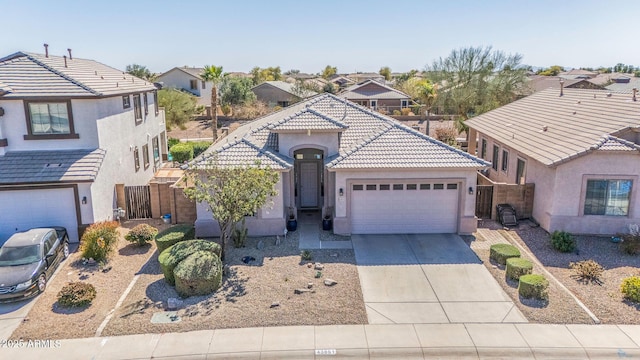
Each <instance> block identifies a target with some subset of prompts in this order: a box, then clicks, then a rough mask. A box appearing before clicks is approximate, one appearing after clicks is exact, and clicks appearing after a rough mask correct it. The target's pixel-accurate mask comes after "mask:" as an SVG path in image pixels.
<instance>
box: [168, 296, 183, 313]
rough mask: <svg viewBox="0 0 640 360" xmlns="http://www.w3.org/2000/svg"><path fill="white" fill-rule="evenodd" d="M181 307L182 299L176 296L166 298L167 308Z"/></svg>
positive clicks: (175, 308)
mask: <svg viewBox="0 0 640 360" xmlns="http://www.w3.org/2000/svg"><path fill="white" fill-rule="evenodd" d="M180 307H182V300H180V299H178V298H169V299H167V310H170V311H172V310H177V309H179V308H180Z"/></svg>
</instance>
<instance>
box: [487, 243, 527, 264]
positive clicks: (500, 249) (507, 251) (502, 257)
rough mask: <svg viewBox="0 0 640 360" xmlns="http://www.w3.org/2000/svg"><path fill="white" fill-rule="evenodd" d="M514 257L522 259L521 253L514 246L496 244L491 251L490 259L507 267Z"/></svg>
mask: <svg viewBox="0 0 640 360" xmlns="http://www.w3.org/2000/svg"><path fill="white" fill-rule="evenodd" d="M512 257H520V251H519V250H518V249H517V248H516V247H515V246H513V245H509V244H495V245H491V248H490V249H489V258H490V259H492V260H493V261H495V262H497V263H498V264H500V265H505V264H506V263H507V259H508V258H512Z"/></svg>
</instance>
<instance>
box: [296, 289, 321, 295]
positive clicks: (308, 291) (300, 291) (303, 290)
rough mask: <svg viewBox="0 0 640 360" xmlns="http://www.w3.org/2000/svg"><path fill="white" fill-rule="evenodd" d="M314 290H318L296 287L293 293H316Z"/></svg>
mask: <svg viewBox="0 0 640 360" xmlns="http://www.w3.org/2000/svg"><path fill="white" fill-rule="evenodd" d="M314 292H316V291H315V290H313V289H295V290H293V293H294V294H297V295H300V294H304V293H314Z"/></svg>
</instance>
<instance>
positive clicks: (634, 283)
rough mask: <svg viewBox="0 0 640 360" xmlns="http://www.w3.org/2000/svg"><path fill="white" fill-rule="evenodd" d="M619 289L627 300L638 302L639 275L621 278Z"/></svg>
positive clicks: (639, 299) (639, 301) (639, 297)
mask: <svg viewBox="0 0 640 360" xmlns="http://www.w3.org/2000/svg"><path fill="white" fill-rule="evenodd" d="M620 291H622V293H623V294H624V297H625V298H627V299H628V300H630V301H633V302H637V303H640V276H631V277H628V278H626V279H624V280H622V284H621V285H620Z"/></svg>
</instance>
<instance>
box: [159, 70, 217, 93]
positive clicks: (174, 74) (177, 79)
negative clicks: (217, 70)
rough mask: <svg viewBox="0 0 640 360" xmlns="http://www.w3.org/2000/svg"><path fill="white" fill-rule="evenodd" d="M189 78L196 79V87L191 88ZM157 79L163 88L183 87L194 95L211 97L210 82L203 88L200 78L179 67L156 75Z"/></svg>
mask: <svg viewBox="0 0 640 360" xmlns="http://www.w3.org/2000/svg"><path fill="white" fill-rule="evenodd" d="M191 80H196V81H197V86H196V89H192V88H191ZM157 81H158V82H161V83H162V84H163V87H165V88H174V89H184V90H186V91H188V92H190V93H192V94H194V95H195V96H200V97H202V98H206V99H209V98H210V97H211V85H212V84H211V83H209V82H208V83H206V84H205V88H204V89H203V88H202V81H201V80H199V79H198V78H196V77H195V76H191V75H189V74H187V73H186V72H184V71H182V70H179V69H173V70H170V71H168V72H167V73H165V74H162V76H160V77H158V80H157Z"/></svg>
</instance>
